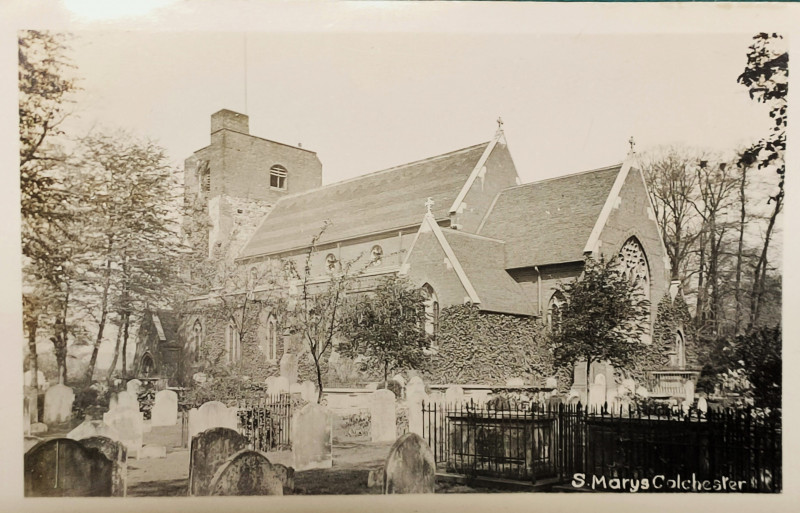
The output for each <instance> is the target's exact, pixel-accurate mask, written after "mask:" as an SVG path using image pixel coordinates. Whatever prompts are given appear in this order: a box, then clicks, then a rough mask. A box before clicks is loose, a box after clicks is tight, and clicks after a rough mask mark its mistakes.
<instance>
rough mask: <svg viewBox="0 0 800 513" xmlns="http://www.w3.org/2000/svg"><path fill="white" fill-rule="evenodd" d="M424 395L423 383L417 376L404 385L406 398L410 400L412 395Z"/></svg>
mask: <svg viewBox="0 0 800 513" xmlns="http://www.w3.org/2000/svg"><path fill="white" fill-rule="evenodd" d="M424 393H425V382H423V381H422V378H420V377H419V376H414V377H412V378H411V379H409V380H408V384H406V398H407V399H410V398H411V397H412V396H414V395H421V394H424Z"/></svg>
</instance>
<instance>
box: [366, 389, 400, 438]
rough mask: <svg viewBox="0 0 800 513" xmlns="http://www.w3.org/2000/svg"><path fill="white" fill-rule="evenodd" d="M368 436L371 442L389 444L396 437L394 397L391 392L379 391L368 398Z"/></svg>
mask: <svg viewBox="0 0 800 513" xmlns="http://www.w3.org/2000/svg"><path fill="white" fill-rule="evenodd" d="M370 415H371V419H370V436H371V438H372V441H373V442H391V441H392V440H395V438H396V437H397V413H396V412H395V396H394V393H392V391H391V390H386V389H380V390H376V391H374V392H372V397H370Z"/></svg>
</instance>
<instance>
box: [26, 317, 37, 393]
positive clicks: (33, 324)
mask: <svg viewBox="0 0 800 513" xmlns="http://www.w3.org/2000/svg"><path fill="white" fill-rule="evenodd" d="M27 324H28V326H27V327H28V352H29V356H30V362H31V365H30V371H31V385H30V386H31V388H33V389H34V390H39V357H38V355H37V354H36V330H37V328H38V327H39V315H38V313H35V312H34V313H33V314H32V315H31V316H30V317H29V318H28V323H27Z"/></svg>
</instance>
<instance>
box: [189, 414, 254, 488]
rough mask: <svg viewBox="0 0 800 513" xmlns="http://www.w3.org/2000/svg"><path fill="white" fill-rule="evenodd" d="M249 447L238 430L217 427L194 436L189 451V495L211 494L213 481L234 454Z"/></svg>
mask: <svg viewBox="0 0 800 513" xmlns="http://www.w3.org/2000/svg"><path fill="white" fill-rule="evenodd" d="M246 448H247V438H245V437H244V436H242V435H240V434H239V433H237V432H236V431H234V430H232V429H229V428H225V427H215V428H211V429H208V430H205V431H203V432H202V433H199V434H198V435H197V436H194V437H192V442H191V448H190V453H189V495H194V496H199V495H211V481H212V480H213V478H214V475H215V473H216V472H217V470H219V468H220V467H221V466H222V465H224V464H225V462H226V461H227V460H228V459H229V458H230V457H231V456H233V455H234V454H236V453H238V452H239V451H241V450H243V449H246Z"/></svg>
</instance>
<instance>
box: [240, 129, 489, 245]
mask: <svg viewBox="0 0 800 513" xmlns="http://www.w3.org/2000/svg"><path fill="white" fill-rule="evenodd" d="M488 144H489V143H488V142H486V143H483V144H479V145H476V146H471V147H469V148H464V149H461V150H458V151H454V152H451V153H447V154H444V155H439V156H437V157H432V158H429V159H425V160H421V161H417V162H412V163H410V164H405V165H402V166H398V167H394V168H391V169H386V170H384V171H378V172H375V173H371V174H368V175H364V176H361V177H358V178H354V179H351V180H346V181H343V182H338V183H334V184H330V185H326V186H324V187H320V188H318V189H314V190H311V191H307V192H304V193H299V194H294V195H291V196H285V197H283V198H281V200H280V201H278V202H277V203H276V204H275V207H274V208H273V209H272V212H270V213H269V214H268V215H267V217H266V218H265V219H264V222H263V223H262V224H261V226H260V227H259V228H258V229H257V230H256V232H255V234H254V235H253V237H252V238H251V239H250V241H249V242H248V243H247V245H246V246H245V248H244V249H243V250H242V253H241V254H240V258H246V257H252V256H258V255H270V254H275V253H281V252H286V251H291V250H295V249H300V248H303V247H307V246H308V245H309V244H310V243H311V239H312V237H314V236H315V235H317V233H319V230H320V229H321V228H322V225H323V222H324V221H325V220H326V219H328V220H330V221H331V223H332V224H331V225H330V227H329V228H328V229H327V230H326V232H325V234H324V236H323V238H322V240H321V242H322V243H325V242H334V241H338V240H343V239H347V238H350V237H357V236H361V235H368V234H372V233H379V232H383V231H388V230H393V229H397V228H402V227H406V226H414V225H417V224H419V222H420V219H421V218H422V214H424V212H425V200H426V199H427V198H428V197H431V198H433V201H434V206H433V209H432V211H433V214H434V216H435V217H436V219H446V218H447V217H448V209H449V208H450V205H451V204H452V203H453V201H454V200H455V198H456V196H457V195H458V193H459V191H460V190H461V187H462V186H463V185H464V183H465V182H466V180H467V178H468V177H469V175H470V173H471V172H472V170H473V168H474V167H475V164H476V163H477V162H478V160H479V159H480V157H481V154H482V153H483V151H484V150H485V149H486V146H487V145H488Z"/></svg>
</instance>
